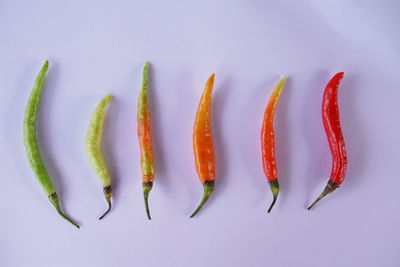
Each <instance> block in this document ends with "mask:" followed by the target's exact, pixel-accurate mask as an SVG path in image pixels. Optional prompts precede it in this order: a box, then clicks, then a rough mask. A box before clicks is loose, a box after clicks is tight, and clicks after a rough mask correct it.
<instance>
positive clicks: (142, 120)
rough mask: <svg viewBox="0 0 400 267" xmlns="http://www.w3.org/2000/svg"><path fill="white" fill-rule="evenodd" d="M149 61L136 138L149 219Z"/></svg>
mask: <svg viewBox="0 0 400 267" xmlns="http://www.w3.org/2000/svg"><path fill="white" fill-rule="evenodd" d="M148 73H149V63H148V62H146V64H145V66H144V68H143V80H142V89H141V91H140V94H139V101H138V111H137V122H138V139H139V146H140V154H141V164H140V165H141V167H142V183H143V196H144V203H145V208H146V213H147V217H148V219H149V220H151V217H150V210H149V204H148V198H149V193H150V191H151V189H152V188H153V182H154V160H153V149H152V144H151V129H150V109H149V104H148V94H147V92H148V88H149V75H148Z"/></svg>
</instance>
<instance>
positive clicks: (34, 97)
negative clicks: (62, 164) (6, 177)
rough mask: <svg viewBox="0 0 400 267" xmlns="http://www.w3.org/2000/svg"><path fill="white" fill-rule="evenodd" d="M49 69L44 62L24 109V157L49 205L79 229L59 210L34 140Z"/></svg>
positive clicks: (55, 194) (47, 64)
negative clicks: (41, 98) (26, 158)
mask: <svg viewBox="0 0 400 267" xmlns="http://www.w3.org/2000/svg"><path fill="white" fill-rule="evenodd" d="M48 67H49V62H48V61H46V62H45V63H44V65H43V67H42V69H41V70H40V72H39V74H38V76H37V77H36V80H35V83H34V85H33V89H32V92H31V94H30V96H29V100H28V103H27V105H26V109H25V119H24V144H25V150H26V155H27V157H28V161H29V164H30V166H31V168H32V170H33V172H34V174H35V177H36V179H37V180H38V182H39V184H40V186H41V187H42V189H43V191H44V192H45V193H46V195H47V196H48V198H49V200H50V202H51V204H53V205H54V207H55V208H56V210H57V212H58V214H60V216H61V217H63V218H64V219H65V220H67V221H68V222H70V223H71V224H73V225H74V226H76V227H77V228H79V225H78V224H77V223H75V222H74V221H72V220H71V219H70V218H69V217H67V216H66V215H65V214H64V213H63V212H62V210H61V207H60V203H59V200H58V196H57V193H56V190H55V189H54V186H53V183H52V182H51V180H50V177H49V174H48V173H47V170H46V167H45V166H44V163H43V161H42V157H41V156H40V150H39V144H38V141H37V138H36V128H37V125H36V121H37V114H38V109H39V102H40V96H41V93H42V89H43V85H44V81H45V78H46V72H47V69H48Z"/></svg>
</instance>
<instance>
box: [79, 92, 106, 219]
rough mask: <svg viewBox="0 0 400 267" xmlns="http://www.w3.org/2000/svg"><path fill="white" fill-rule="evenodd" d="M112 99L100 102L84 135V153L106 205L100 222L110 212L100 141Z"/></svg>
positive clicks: (104, 99) (104, 164)
mask: <svg viewBox="0 0 400 267" xmlns="http://www.w3.org/2000/svg"><path fill="white" fill-rule="evenodd" d="M112 99H113V96H112V95H108V96H106V97H104V98H103V99H102V100H100V102H99V104H98V105H97V107H96V109H95V111H94V112H93V115H92V118H91V120H90V124H89V129H88V131H87V134H86V139H85V145H86V153H87V155H88V158H89V161H90V165H91V166H92V168H93V169H94V171H95V172H96V174H97V177H98V178H99V181H100V183H101V185H102V186H103V193H104V197H105V198H106V200H107V203H108V209H107V211H106V212H105V213H104V214H103V215H102V216H101V217H100V220H101V219H103V218H104V216H106V215H107V214H108V212H109V211H110V210H111V195H112V189H111V176H110V172H109V171H108V168H107V164H106V161H105V160H104V157H103V153H102V152H101V146H100V145H101V139H102V137H103V124H104V115H105V112H106V109H107V106H108V103H110V102H111V101H112Z"/></svg>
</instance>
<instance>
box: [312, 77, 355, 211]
mask: <svg viewBox="0 0 400 267" xmlns="http://www.w3.org/2000/svg"><path fill="white" fill-rule="evenodd" d="M342 78H343V72H340V73H337V74H336V75H335V76H333V78H332V79H331V80H330V81H329V83H328V85H327V86H326V88H325V92H324V98H323V101H322V120H323V122H324V128H325V132H326V135H327V137H328V142H329V147H330V149H331V153H332V172H331V178H330V179H329V182H328V184H327V185H326V187H325V189H324V191H323V192H322V194H321V195H320V196H319V197H318V198H317V200H315V201H314V203H313V204H312V205H311V206H310V207H309V208H308V210H310V209H311V208H312V207H313V206H314V205H315V204H316V203H317V202H318V201H320V200H321V199H322V198H323V197H325V196H326V195H328V194H330V193H332V192H333V191H335V189H336V188H338V187H339V186H340V185H341V184H342V182H343V180H344V177H345V175H346V168H347V157H346V148H345V145H344V139H343V134H342V130H341V128H340V118H339V107H338V101H337V94H338V88H339V84H340V81H341V80H342Z"/></svg>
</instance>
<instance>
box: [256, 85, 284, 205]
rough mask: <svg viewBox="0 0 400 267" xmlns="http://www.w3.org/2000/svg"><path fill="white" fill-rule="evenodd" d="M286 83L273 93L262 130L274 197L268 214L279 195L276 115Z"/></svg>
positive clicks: (267, 175) (263, 146) (265, 161)
mask: <svg viewBox="0 0 400 267" xmlns="http://www.w3.org/2000/svg"><path fill="white" fill-rule="evenodd" d="M285 81H286V77H283V78H282V79H281V80H280V81H279V83H278V85H277V86H276V87H275V89H274V90H273V91H272V94H271V96H270V98H269V102H268V105H267V108H266V109H265V113H264V119H263V125H262V128H261V150H262V160H263V169H264V173H265V176H266V177H267V180H268V183H269V185H270V188H271V191H272V194H273V197H274V199H273V201H272V204H271V206H270V207H269V209H268V213H269V212H271V209H272V207H273V206H274V205H275V202H276V199H277V197H278V193H279V183H278V169H277V168H276V158H275V134H274V115H275V109H276V105H277V104H278V101H279V98H280V96H281V93H282V90H283V87H284V86H285Z"/></svg>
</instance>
